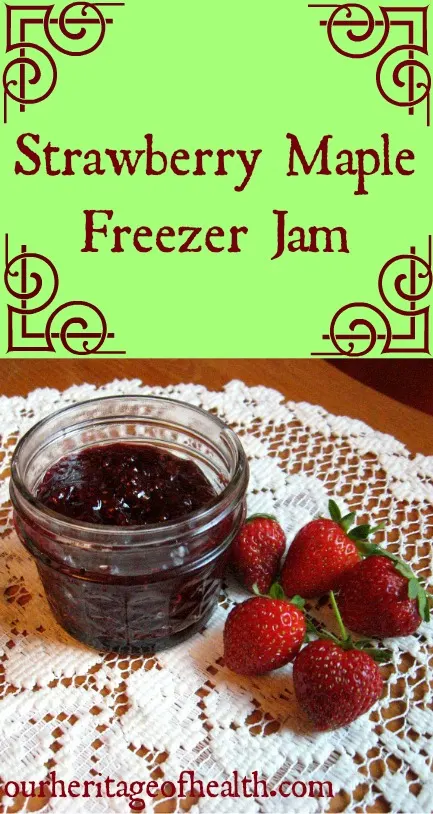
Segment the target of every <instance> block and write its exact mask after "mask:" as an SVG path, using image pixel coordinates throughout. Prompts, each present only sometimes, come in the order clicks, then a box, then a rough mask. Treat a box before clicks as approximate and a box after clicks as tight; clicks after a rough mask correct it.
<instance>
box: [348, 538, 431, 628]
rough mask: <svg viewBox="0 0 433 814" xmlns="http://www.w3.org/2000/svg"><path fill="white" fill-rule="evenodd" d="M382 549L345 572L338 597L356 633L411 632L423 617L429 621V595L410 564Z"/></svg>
mask: <svg viewBox="0 0 433 814" xmlns="http://www.w3.org/2000/svg"><path fill="white" fill-rule="evenodd" d="M373 548H374V549H376V548H378V547H377V546H374V547H373ZM379 551H380V555H377V554H374V555H373V556H367V558H366V559H365V560H362V561H361V562H360V563H358V565H356V566H355V567H354V568H353V569H352V570H351V571H350V572H349V573H348V574H347V575H346V576H345V578H344V580H343V582H342V585H341V590H340V593H339V599H338V604H339V607H340V612H341V615H342V617H343V620H344V622H345V624H346V625H347V627H348V628H350V629H351V630H354V631H355V632H356V633H362V634H364V635H366V636H379V637H380V636H409V635H410V634H411V633H414V632H415V630H417V628H418V627H419V626H420V624H421V621H422V619H424V620H425V621H428V619H429V610H428V599H427V597H426V594H425V591H424V590H423V588H422V587H421V585H420V583H419V582H418V580H417V579H416V577H415V575H414V574H413V573H412V571H411V570H410V568H409V566H408V565H406V564H405V563H402V562H401V561H399V560H398V558H396V557H395V558H394V557H393V556H392V555H391V557H390V555H389V554H388V553H387V552H386V551H384V550H383V549H379Z"/></svg>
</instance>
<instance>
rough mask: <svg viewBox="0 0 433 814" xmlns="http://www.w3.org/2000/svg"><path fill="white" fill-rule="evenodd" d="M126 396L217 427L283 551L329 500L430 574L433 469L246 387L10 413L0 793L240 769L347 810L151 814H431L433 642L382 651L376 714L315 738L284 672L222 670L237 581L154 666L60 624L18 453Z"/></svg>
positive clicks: (1, 458)
mask: <svg viewBox="0 0 433 814" xmlns="http://www.w3.org/2000/svg"><path fill="white" fill-rule="evenodd" d="M122 393H125V394H126V393H128V394H131V393H145V394H149V393H154V394H156V395H169V396H172V397H174V398H178V399H181V400H184V401H188V402H190V403H192V404H196V405H199V406H201V407H204V408H205V409H207V410H210V411H213V412H215V413H218V415H219V416H220V417H221V418H222V419H223V420H224V421H226V422H227V423H229V424H230V425H231V426H232V427H233V428H234V429H235V430H236V431H237V432H238V434H239V435H240V437H241V439H242V442H243V444H244V447H245V451H246V453H247V455H248V457H249V460H250V463H251V480H250V488H249V507H248V508H249V511H250V512H254V511H258V510H260V511H264V512H269V513H273V514H276V515H277V516H278V517H279V519H280V520H281V522H282V524H283V526H284V528H285V530H286V533H287V535H288V538H289V539H290V538H291V537H292V536H293V534H294V532H296V530H297V529H298V528H299V527H300V526H301V525H303V524H304V523H305V522H306V521H308V520H309V519H310V518H311V517H312V516H313V515H314V514H316V513H317V512H318V511H324V510H325V509H326V504H327V499H328V496H329V495H333V496H335V497H336V498H337V499H339V501H340V503H342V504H343V506H346V507H347V508H349V507H350V509H353V510H355V511H356V512H357V517H358V520H359V521H365V519H366V516H367V512H368V515H369V517H371V518H372V519H373V520H374V522H376V521H380V520H387V530H386V538H385V539H386V541H387V544H388V545H389V546H390V547H392V550H395V551H399V552H400V555H403V556H405V558H406V559H407V560H408V561H409V562H410V563H411V565H412V567H413V568H414V569H415V570H417V571H419V572H421V573H422V574H423V575H424V576H427V574H428V573H429V568H430V565H431V563H430V559H431V540H432V537H433V505H432V504H433V457H430V458H427V457H424V456H422V455H416V456H412V455H411V454H410V452H409V451H408V450H407V449H406V448H405V447H404V445H403V444H401V443H400V442H399V441H397V440H396V439H395V438H393V437H391V436H388V435H383V434H381V433H379V432H375V431H374V430H372V429H371V428H369V427H368V426H366V425H365V424H363V423H362V422H360V421H355V420H352V419H349V418H343V417H336V416H333V415H330V414H328V413H327V412H326V411H325V410H324V409H322V408H321V407H313V406H311V405H309V404H304V403H299V404H296V403H292V402H285V401H284V399H283V397H282V396H281V394H279V393H277V392H276V391H274V390H270V389H267V388H265V387H252V388H249V387H246V386H245V385H244V384H243V383H242V382H239V381H233V382H230V384H228V385H227V386H226V387H224V389H223V390H222V391H221V392H209V391H208V390H206V388H204V387H202V386H196V385H179V386H175V387H167V388H149V387H144V386H142V385H141V383H140V381H138V380H137V381H115V382H112V383H111V384H108V385H106V386H104V387H101V388H98V389H97V388H95V387H94V386H92V385H83V386H80V387H72V388H70V389H69V390H67V391H66V392H64V393H59V392H58V391H57V390H48V389H44V390H36V391H35V392H33V393H31V394H30V395H29V396H28V397H27V398H21V397H15V398H6V397H2V398H0V422H1V424H0V426H1V435H2V439H1V451H0V462H1V463H0V466H1V471H2V480H1V485H0V504H1V506H2V509H1V515H0V522H1V531H2V538H3V539H2V544H1V549H0V553H1V557H0V579H1V591H2V598H3V602H2V606H1V612H0V644H1V647H2V654H3V655H2V657H1V661H0V695H2V696H3V700H2V703H1V704H0V758H1V759H0V781H3V782H4V781H6V780H19V781H22V780H36V781H39V780H43V779H44V778H45V777H46V776H47V772H48V771H50V770H52V769H55V770H56V774H57V777H58V778H61V779H62V780H64V781H66V782H68V781H69V780H72V779H79V780H81V781H83V780H85V779H88V780H95V779H96V780H98V779H100V778H101V777H102V778H105V777H107V776H110V777H112V778H117V779H122V780H125V781H127V782H130V781H132V780H142V781H148V780H150V779H152V778H156V779H159V780H160V779H161V778H166V779H167V780H172V781H175V780H176V778H177V777H178V776H179V774H180V772H181V771H182V770H183V769H190V770H194V772H195V775H196V778H198V779H200V778H201V779H204V780H217V781H221V780H223V779H224V778H229V777H231V776H232V773H233V771H234V770H235V769H237V770H238V771H239V773H240V775H241V776H251V774H252V772H253V771H257V772H258V775H259V776H260V777H265V778H267V779H268V781H269V786H270V788H272V787H273V786H275V787H276V786H277V784H278V783H279V782H281V780H282V779H287V780H289V781H290V780H291V781H294V780H297V779H298V780H304V781H309V780H328V781H331V782H332V784H333V789H334V794H335V795H337V798H336V799H334V800H333V801H329V800H326V799H321V800H320V799H307V798H304V799H296V798H294V797H291V798H290V799H287V800H282V798H281V797H278V796H277V797H270V798H268V799H266V800H263V799H262V800H259V799H227V798H226V799H221V798H217V799H209V798H207V799H201V800H200V799H199V800H196V799H191V798H190V799H187V800H181V799H179V800H178V799H176V798H172V799H171V800H169V801H168V802H167V801H163V800H162V799H161V798H159V799H156V800H155V801H154V802H153V804H152V803H151V802H149V801H147V809H146V810H147V811H150V810H154V811H157V812H163V811H171V812H175V811H176V812H178V811H179V812H180V811H189V810H192V811H193V812H194V811H195V812H200V813H202V812H205V814H212V812H227V814H228V812H236V813H237V812H245V813H247V812H248V814H249V813H250V812H251V814H252V813H253V812H254V813H256V814H263V812H265V813H266V814H268V812H269V814H273V812H279V813H280V812H289V811H290V812H292V811H293V812H296V811H300V812H316V811H322V810H327V809H329V808H332V811H343V810H344V811H350V812H355V811H361V812H366V811H392V812H428V811H431V800H432V798H433V781H432V774H431V768H432V766H431V764H432V759H433V737H432V732H433V713H432V709H431V701H432V692H431V683H430V675H429V661H428V660H429V658H430V664H431V660H432V647H431V646H432V639H433V635H432V628H431V627H429V626H427V625H425V624H424V625H423V626H422V628H421V629H420V631H419V635H416V636H411V637H407V638H405V639H399V640H395V639H394V640H389V642H387V645H388V646H389V647H390V648H391V650H392V652H393V663H392V665H389V667H388V666H385V668H384V674H386V675H387V676H388V681H387V683H386V690H385V694H384V696H383V698H382V700H381V701H380V702H379V703H378V704H377V705H376V706H375V707H374V708H373V711H372V712H371V713H370V714H367V715H364V716H363V717H362V718H360V719H358V720H357V721H355V722H354V723H353V724H351V725H350V726H349V727H346V728H344V729H340V730H337V731H335V732H330V733H321V734H315V733H313V732H312V731H311V730H310V728H309V725H308V722H307V721H306V720H305V718H304V717H303V715H302V714H301V713H300V711H299V709H298V707H297V704H296V700H295V698H294V694H293V686H292V677H291V667H290V666H288V667H285V668H282V669H281V670H278V671H276V672H275V673H273V674H270V675H269V676H265V677H262V678H241V677H239V676H235V675H234V674H233V673H231V672H230V671H229V670H227V669H226V668H225V667H224V664H223V661H222V658H221V655H222V630H223V625H224V620H225V618H226V615H227V613H228V611H229V610H230V608H231V607H232V605H233V602H234V601H236V600H237V599H239V597H241V596H242V594H241V592H240V591H239V589H238V588H236V586H235V584H234V583H232V582H231V581H229V584H228V585H227V586H226V587H225V589H224V591H223V593H222V595H221V598H220V604H219V607H218V608H217V610H216V611H215V613H214V615H213V616H212V618H211V620H210V622H209V623H208V625H207V628H206V630H205V631H204V633H200V634H197V635H196V636H194V637H193V638H192V639H190V640H189V641H187V642H186V643H184V644H181V645H179V646H177V647H175V648H174V649H171V650H167V651H164V652H162V653H160V654H158V655H157V656H155V657H153V658H142V657H131V658H125V657H119V658H116V657H113V656H110V655H106V654H99V653H97V652H95V651H93V650H90V649H88V648H86V647H85V646H83V645H80V644H79V643H78V642H76V641H74V640H73V639H72V638H71V637H70V636H68V634H66V633H65V632H64V631H63V630H62V629H61V628H60V627H59V626H58V625H57V624H56V623H55V622H54V620H53V618H52V616H51V613H50V611H49V609H48V605H47V602H46V600H45V597H44V594H43V590H42V587H41V585H40V582H39V580H38V577H37V573H36V568H35V565H34V563H33V561H32V559H31V558H30V556H29V555H28V554H27V553H26V551H25V550H24V549H23V547H22V546H21V545H20V543H19V542H18V539H17V537H16V535H15V533H14V532H13V531H12V526H11V516H10V509H9V504H8V475H9V463H10V456H11V453H12V451H13V449H14V446H15V444H16V441H17V439H18V437H19V436H20V435H22V433H23V432H25V431H26V430H27V429H28V428H29V427H30V426H31V425H32V424H33V423H34V422H35V421H37V420H39V419H40V418H42V417H43V416H45V415H47V414H49V413H51V412H52V411H54V410H56V409H58V408H59V407H62V406H65V405H67V404H70V403H72V402H75V401H78V400H82V399H88V398H92V397H93V396H95V397H96V396H97V395H104V394H106V395H117V394H122ZM323 612H324V613H325V615H326V609H325V610H324V611H323ZM11 803H12V800H7V799H6V798H4V799H3V804H4V805H5V806H6V805H7V804H11ZM22 808H23V809H24V810H25V808H26V803H25V801H23V802H22ZM14 810H16V809H14ZM42 810H43V811H55V812H66V811H68V812H69V811H71V812H77V811H89V812H95V814H98V812H103V811H119V812H120V811H121V812H126V811H129V806H128V802H127V801H125V800H124V799H120V800H119V799H118V800H113V799H110V800H109V799H94V800H93V799H89V800H86V801H85V805H84V801H80V800H74V799H70V800H61V799H57V800H51V801H48V802H47V803H46V805H45V807H44V808H43V809H42Z"/></svg>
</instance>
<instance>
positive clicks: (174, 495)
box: [37, 443, 216, 526]
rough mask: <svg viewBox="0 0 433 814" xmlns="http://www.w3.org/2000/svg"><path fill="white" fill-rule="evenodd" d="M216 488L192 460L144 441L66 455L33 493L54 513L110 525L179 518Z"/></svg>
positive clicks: (202, 503)
mask: <svg viewBox="0 0 433 814" xmlns="http://www.w3.org/2000/svg"><path fill="white" fill-rule="evenodd" d="M215 496H216V492H215V490H214V488H213V486H211V484H210V483H209V481H208V480H207V478H206V477H205V475H204V474H203V472H202V471H201V470H200V469H199V467H198V466H197V464H195V463H194V461H191V460H187V459H184V458H179V457H178V456H177V455H173V454H172V453H171V452H167V451H166V450H163V449H159V448H157V447H153V446H149V445H146V444H126V443H117V444H107V445H106V446H98V447H90V448H88V449H83V450H81V451H80V452H77V453H74V454H72V455H67V456H66V457H65V458H62V459H61V460H60V461H58V463H56V464H55V465H54V466H53V467H51V469H49V470H48V472H47V473H46V474H45V476H44V478H43V480H42V482H41V483H40V485H39V487H38V490H37V497H38V498H39V500H40V501H41V502H42V503H43V504H44V505H45V506H46V507H47V508H48V509H52V510H53V511H55V512H59V513H60V514H63V515H66V516H67V517H72V518H74V519H75V520H84V521H85V522H87V523H97V524H105V525H110V526H145V525H147V524H149V523H162V522H164V521H170V520H178V519H179V518H182V517H184V516H185V515H188V514H190V513H191V512H194V511H196V510H197V509H201V508H203V507H204V506H205V505H206V503H209V502H210V501H211V500H212V499H213V498H214V497H215Z"/></svg>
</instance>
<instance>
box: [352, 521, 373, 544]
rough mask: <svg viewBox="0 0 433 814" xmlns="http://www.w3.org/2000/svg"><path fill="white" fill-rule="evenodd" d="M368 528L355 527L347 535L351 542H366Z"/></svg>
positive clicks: (366, 526)
mask: <svg viewBox="0 0 433 814" xmlns="http://www.w3.org/2000/svg"><path fill="white" fill-rule="evenodd" d="M370 528H371V527H370V526H368V525H363V526H356V527H355V528H354V529H352V531H351V532H350V533H349V537H350V539H351V540H355V541H356V540H360V541H361V542H362V541H364V540H366V539H367V537H368V535H369V534H370Z"/></svg>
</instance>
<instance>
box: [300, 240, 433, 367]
mask: <svg viewBox="0 0 433 814" xmlns="http://www.w3.org/2000/svg"><path fill="white" fill-rule="evenodd" d="M404 263H406V268H405V269H403V268H402V266H403V264H404ZM378 284H379V294H380V296H381V299H382V301H383V302H384V304H385V306H386V307H387V309H388V310H389V311H391V312H392V317H393V322H394V327H392V326H391V322H390V317H391V314H389V313H388V314H387V313H386V312H385V311H384V310H381V309H380V308H378V307H377V306H375V305H370V303H368V302H350V303H348V304H347V305H344V306H343V307H342V308H340V309H339V310H338V311H337V313H336V314H335V315H334V317H333V319H332V321H331V326H330V331H329V333H328V334H324V335H323V337H322V338H323V339H326V340H331V342H332V345H333V348H335V350H324V351H321V352H320V353H312V354H311V355H312V356H350V357H351V358H354V357H357V356H367V354H369V353H370V352H371V351H372V350H373V349H374V348H375V347H376V344H377V343H378V342H383V346H382V349H381V351H380V353H381V354H386V353H398V354H403V353H416V354H420V353H426V354H429V353H430V345H429V319H430V306H429V305H428V304H427V303H428V300H427V298H428V296H429V294H430V292H431V290H432V285H433V272H432V237H431V235H429V238H428V257H427V260H425V259H424V258H423V257H420V255H418V254H417V253H416V250H415V247H414V246H411V248H410V253H409V254H398V255H396V256H395V257H392V258H391V260H388V261H387V262H386V263H385V265H384V266H383V268H382V270H381V272H380V274H379V281H378ZM404 329H405V330H404Z"/></svg>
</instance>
